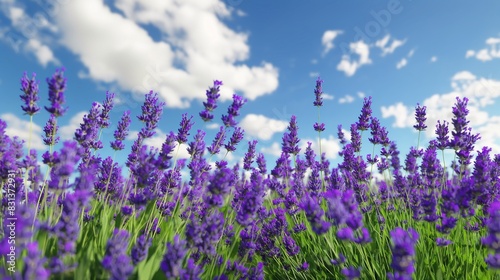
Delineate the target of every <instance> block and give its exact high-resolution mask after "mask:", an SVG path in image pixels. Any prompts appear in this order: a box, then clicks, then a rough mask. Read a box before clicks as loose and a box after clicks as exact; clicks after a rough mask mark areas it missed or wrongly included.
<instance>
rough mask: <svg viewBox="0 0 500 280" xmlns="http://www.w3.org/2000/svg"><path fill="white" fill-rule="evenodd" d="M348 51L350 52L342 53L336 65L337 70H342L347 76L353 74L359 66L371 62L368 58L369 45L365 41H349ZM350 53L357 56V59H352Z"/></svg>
mask: <svg viewBox="0 0 500 280" xmlns="http://www.w3.org/2000/svg"><path fill="white" fill-rule="evenodd" d="M349 51H350V54H344V55H343V56H342V59H341V60H340V63H339V64H338V65H337V70H339V71H342V72H344V73H345V75H346V76H347V77H351V76H353V75H354V74H355V73H356V71H357V70H358V69H359V68H360V67H361V66H363V65H367V64H371V63H372V60H371V59H370V46H369V45H368V44H366V43H365V42H363V41H357V42H353V43H350V44H349ZM351 54H355V55H356V56H358V59H357V60H356V59H353V58H352V57H351Z"/></svg>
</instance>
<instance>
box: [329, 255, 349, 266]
mask: <svg viewBox="0 0 500 280" xmlns="http://www.w3.org/2000/svg"><path fill="white" fill-rule="evenodd" d="M330 262H331V263H332V264H333V265H340V264H343V263H345V262H346V258H345V256H344V254H342V253H340V254H339V257H338V258H337V259H332V260H330Z"/></svg>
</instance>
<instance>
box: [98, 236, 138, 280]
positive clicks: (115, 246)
mask: <svg viewBox="0 0 500 280" xmlns="http://www.w3.org/2000/svg"><path fill="white" fill-rule="evenodd" d="M129 237H130V235H129V233H128V232H127V231H126V230H118V229H115V230H114V232H113V235H112V236H111V238H110V239H109V240H108V243H107V244H106V253H105V255H104V258H103V259H102V266H103V267H104V269H106V270H107V271H108V272H109V273H110V279H113V280H119V279H120V280H122V279H128V278H129V276H130V275H131V274H132V272H133V271H134V267H133V266H132V260H131V258H130V257H129V256H128V255H127V247H128V242H129Z"/></svg>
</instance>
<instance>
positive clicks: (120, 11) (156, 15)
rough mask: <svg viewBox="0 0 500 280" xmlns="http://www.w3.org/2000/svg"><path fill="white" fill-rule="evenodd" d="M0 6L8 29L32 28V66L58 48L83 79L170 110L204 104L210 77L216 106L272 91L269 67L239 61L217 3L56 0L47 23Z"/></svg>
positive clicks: (224, 11) (243, 49) (238, 37)
mask: <svg viewBox="0 0 500 280" xmlns="http://www.w3.org/2000/svg"><path fill="white" fill-rule="evenodd" d="M3 3H4V4H3V5H4V6H7V8H8V9H5V8H4V9H3V10H7V11H9V15H8V17H9V18H10V19H11V21H12V26H13V28H17V30H21V29H22V28H23V26H25V25H26V22H29V24H32V25H36V26H37V28H36V29H33V28H32V29H29V28H25V29H29V30H34V31H33V32H32V34H30V36H26V38H30V40H29V41H26V42H25V43H24V48H25V49H26V50H28V51H30V52H32V53H33V54H34V55H35V56H36V57H37V59H38V60H39V61H40V64H42V65H46V64H47V63H49V62H54V61H56V60H57V58H55V57H54V55H53V54H52V51H51V49H52V48H56V47H61V46H62V47H65V48H67V49H68V50H69V51H70V52H72V53H73V54H75V55H76V56H77V57H79V59H80V60H81V62H82V64H83V65H84V66H85V68H86V72H87V73H85V74H86V75H85V76H87V77H88V78H90V79H92V80H95V81H96V82H104V83H108V84H110V85H118V86H119V87H120V88H121V89H123V90H127V91H131V92H134V93H137V94H144V93H147V92H148V91H149V90H151V89H153V90H155V91H157V92H159V94H160V95H161V96H162V98H163V99H164V100H165V101H166V102H167V106H170V107H181V108H182V107H188V106H189V102H190V101H191V100H193V99H203V98H205V89H206V88H207V87H208V86H209V85H211V84H212V82H213V80H214V79H219V80H222V81H223V82H224V86H223V87H222V89H221V90H222V91H221V99H222V100H227V99H230V98H231V96H232V94H233V93H234V92H235V91H236V92H241V93H242V94H243V95H244V96H245V97H246V98H247V99H249V100H254V99H256V98H258V97H259V96H262V95H265V94H270V93H272V92H273V91H274V90H276V88H277V87H278V69H277V68H276V67H275V66H274V65H272V64H271V63H268V62H266V61H261V62H260V63H259V64H257V65H248V64H246V63H245V62H246V61H247V60H248V59H249V57H250V46H249V45H248V42H247V41H248V34H247V33H244V32H240V31H235V30H233V29H231V28H229V27H228V25H227V24H226V22H227V21H230V20H231V17H232V16H238V11H235V10H234V9H231V8H229V7H228V6H227V5H226V4H225V2H224V1H222V0H206V1H197V0H187V1H149V0H114V1H104V0H72V1H67V0H66V1H58V2H57V3H56V4H54V6H53V7H44V8H45V9H47V10H48V11H47V12H48V14H49V15H50V17H49V19H50V22H49V21H48V20H47V19H46V17H45V13H41V12H40V13H37V14H35V15H29V16H27V15H26V12H25V10H24V9H22V7H21V6H17V4H15V3H14V1H4V2H3ZM5 3H7V4H5ZM47 6H50V5H47ZM12 10H13V11H12ZM36 15H39V16H38V17H36ZM25 18H27V19H25ZM33 18H41V19H39V20H38V21H37V22H36V23H33ZM28 19H30V20H31V21H28ZM23 24H24V25H23ZM28 27H29V26H28Z"/></svg>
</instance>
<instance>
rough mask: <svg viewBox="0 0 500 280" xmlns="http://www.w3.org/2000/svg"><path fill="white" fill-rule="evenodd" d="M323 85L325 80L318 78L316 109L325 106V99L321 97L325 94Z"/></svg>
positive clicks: (315, 90)
mask: <svg viewBox="0 0 500 280" xmlns="http://www.w3.org/2000/svg"><path fill="white" fill-rule="evenodd" d="M322 85H323V80H321V79H320V77H319V76H318V79H317V80H316V88H315V89H314V94H315V95H316V100H315V101H314V103H313V104H314V106H316V107H321V106H323V98H322V97H321V95H322V94H323V89H322Z"/></svg>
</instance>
